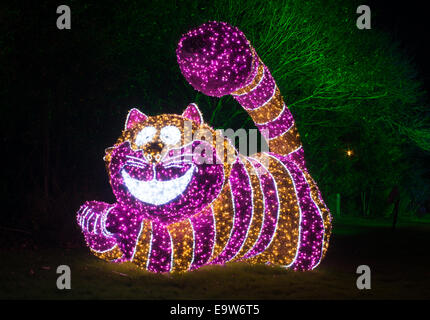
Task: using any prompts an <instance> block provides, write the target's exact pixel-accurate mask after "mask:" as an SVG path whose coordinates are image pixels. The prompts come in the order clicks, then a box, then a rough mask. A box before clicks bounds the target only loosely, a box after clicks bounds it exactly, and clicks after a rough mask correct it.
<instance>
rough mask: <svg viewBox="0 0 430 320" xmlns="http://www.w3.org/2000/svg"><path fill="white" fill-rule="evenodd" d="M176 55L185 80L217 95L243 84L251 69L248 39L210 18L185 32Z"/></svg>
mask: <svg viewBox="0 0 430 320" xmlns="http://www.w3.org/2000/svg"><path fill="white" fill-rule="evenodd" d="M176 55H177V59H178V64H179V67H180V69H181V72H182V74H183V75H184V77H185V78H186V79H187V81H188V82H189V83H190V84H191V85H192V86H193V87H194V89H196V90H198V91H201V92H203V93H204V94H206V95H209V96H216V97H221V96H224V95H227V94H231V93H232V92H234V91H236V90H238V89H240V88H242V87H244V86H246V84H247V82H248V81H249V78H250V74H251V72H252V70H253V61H254V59H253V53H252V49H251V46H250V44H249V41H248V40H247V39H246V37H245V35H244V34H243V32H242V31H240V30H239V29H238V28H236V27H233V26H231V25H229V24H227V23H225V22H216V21H211V22H207V23H205V24H203V25H201V26H200V27H198V28H196V29H193V30H191V31H189V32H188V33H187V34H185V35H184V36H183V37H182V38H181V40H180V41H179V44H178V48H177V50H176Z"/></svg>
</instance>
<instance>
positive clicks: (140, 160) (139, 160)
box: [126, 155, 149, 164]
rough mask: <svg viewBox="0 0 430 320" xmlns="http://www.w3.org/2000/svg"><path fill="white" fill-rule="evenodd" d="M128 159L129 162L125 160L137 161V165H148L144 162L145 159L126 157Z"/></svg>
mask: <svg viewBox="0 0 430 320" xmlns="http://www.w3.org/2000/svg"><path fill="white" fill-rule="evenodd" d="M126 157H127V158H128V159H130V160H127V161H137V162H139V163H142V164H149V163H148V161H147V160H146V159H142V158H137V157H133V156H128V155H127V156H126Z"/></svg>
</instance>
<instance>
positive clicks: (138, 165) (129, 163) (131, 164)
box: [125, 161, 145, 169]
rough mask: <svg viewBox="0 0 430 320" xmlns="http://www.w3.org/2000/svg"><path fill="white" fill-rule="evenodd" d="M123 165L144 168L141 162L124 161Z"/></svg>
mask: <svg viewBox="0 0 430 320" xmlns="http://www.w3.org/2000/svg"><path fill="white" fill-rule="evenodd" d="M125 165H127V166H130V167H135V168H139V169H145V166H143V164H140V163H136V162H132V161H127V162H126V163H125Z"/></svg>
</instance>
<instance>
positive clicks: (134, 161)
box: [77, 22, 331, 272]
mask: <svg viewBox="0 0 430 320" xmlns="http://www.w3.org/2000/svg"><path fill="white" fill-rule="evenodd" d="M176 53H177V60H178V63H179V67H180V69H181V72H182V74H183V75H184V76H185V78H186V79H187V81H188V82H189V83H190V84H191V85H192V86H193V87H194V88H195V89H196V90H199V91H201V92H203V93H205V94H207V95H211V96H217V97H221V96H224V95H228V94H230V95H232V96H233V97H234V98H235V99H236V100H237V101H238V102H239V104H240V105H241V106H242V107H243V108H244V109H245V110H246V111H247V112H248V113H249V115H250V116H251V118H252V119H253V120H254V122H255V124H256V126H257V127H258V128H259V129H260V131H261V132H262V134H263V135H264V137H265V139H266V140H267V141H268V145H269V147H270V152H267V153H260V154H256V155H253V156H250V157H246V156H243V155H241V154H239V153H238V152H237V151H236V150H235V149H234V146H233V145H232V143H231V142H230V141H229V140H228V139H226V138H222V148H221V149H222V150H221V151H222V152H223V153H221V151H220V148H219V144H217V143H216V142H215V141H216V139H215V138H214V139H212V140H211V139H210V138H209V139H197V138H195V137H196V133H198V132H199V130H205V132H209V133H211V134H212V136H213V137H219V134H218V132H216V131H214V130H213V129H212V128H211V127H210V126H209V125H207V124H205V123H204V122H203V119H202V115H201V113H200V111H199V109H198V107H197V106H196V105H195V104H190V105H189V106H188V107H187V108H186V109H185V111H184V112H183V113H182V115H176V114H164V115H158V116H146V115H145V114H144V113H141V112H140V111H139V110H137V109H132V110H131V111H130V112H129V113H128V116H127V120H126V123H125V129H124V131H123V132H122V135H121V136H120V138H119V139H118V141H117V143H115V145H114V146H113V147H111V148H108V149H107V150H106V155H105V158H104V160H105V162H106V167H107V170H108V173H109V177H110V183H111V186H112V190H113V193H114V195H115V197H116V199H117V202H116V203H114V204H108V203H104V202H97V201H90V202H86V203H85V204H84V205H83V206H82V207H81V208H80V209H79V211H78V216H77V219H78V223H79V225H80V227H81V228H82V230H83V233H84V236H85V239H86V242H87V244H88V246H89V247H90V249H91V251H92V252H93V253H94V254H95V255H96V256H98V257H100V258H102V259H106V260H108V261H113V262H125V261H131V262H133V263H135V264H137V265H138V266H139V267H142V268H144V269H146V270H149V271H151V272H183V271H188V270H194V269H197V268H199V267H201V266H204V265H208V264H224V263H227V262H229V261H247V262H251V263H268V264H275V265H280V266H285V267H290V268H292V269H294V270H309V269H313V268H315V267H316V266H317V265H318V264H319V263H320V261H321V259H322V258H323V256H324V255H325V253H326V250H327V247H328V241H329V236H330V232H331V216H330V213H329V211H328V209H327V207H326V205H325V204H324V202H323V200H322V198H321V194H320V192H319V190H318V188H317V185H316V184H315V182H314V180H313V179H312V178H311V176H310V175H309V173H308V171H307V170H306V167H305V161H304V154H303V149H302V144H301V142H300V138H299V134H298V132H297V129H296V126H295V123H294V119H293V117H292V114H291V113H290V111H289V110H288V108H287V107H286V105H285V103H284V101H283V98H282V96H281V93H280V91H279V89H278V87H277V85H276V83H275V80H274V79H273V77H272V76H271V74H270V72H269V69H268V68H267V66H265V65H264V64H263V62H262V61H261V59H260V58H259V57H258V55H257V53H256V52H255V50H254V49H253V47H252V46H251V45H250V43H249V42H248V40H247V39H246V37H245V35H244V34H243V33H242V32H241V31H240V30H238V29H237V28H235V27H232V26H230V25H228V24H226V23H222V22H221V23H220V22H208V23H205V24H203V25H201V26H200V27H198V28H196V29H194V30H191V31H189V32H188V33H187V34H185V35H184V36H183V37H182V38H181V39H180V41H179V45H178V48H177V51H176ZM187 125H188V127H189V131H190V132H192V135H191V136H192V137H193V138H192V139H188V140H187V139H186V137H185V136H186V135H187V132H186V130H185V129H184V128H186V127H187ZM197 136H198V134H197ZM217 141H218V140H217ZM197 149H198V150H202V149H203V150H205V152H206V154H204V152H203V153H201V151H199V152H196V150H197ZM225 151H226V152H225ZM224 152H225V153H224ZM199 154H200V155H202V154H204V155H205V157H206V159H210V160H212V161H206V162H203V163H202V161H198V160H199V159H197V158H198V156H197V155H199ZM229 154H230V155H233V158H231V157H228V156H226V155H229ZM229 159H230V160H229ZM231 159H233V161H231Z"/></svg>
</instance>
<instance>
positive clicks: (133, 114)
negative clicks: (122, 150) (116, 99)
mask: <svg viewBox="0 0 430 320" xmlns="http://www.w3.org/2000/svg"><path fill="white" fill-rule="evenodd" d="M146 119H148V116H147V115H146V114H144V113H142V112H140V111H139V110H137V109H136V108H133V109H131V110H130V111H129V112H128V115H127V120H125V126H124V129H125V130H129V129H130V128H131V127H133V126H134V125H135V124H136V123H139V122H142V121H145V120H146Z"/></svg>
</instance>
